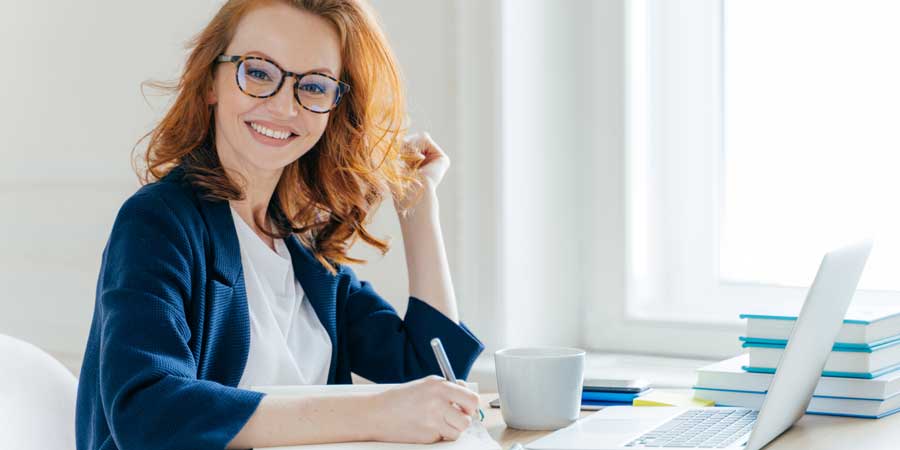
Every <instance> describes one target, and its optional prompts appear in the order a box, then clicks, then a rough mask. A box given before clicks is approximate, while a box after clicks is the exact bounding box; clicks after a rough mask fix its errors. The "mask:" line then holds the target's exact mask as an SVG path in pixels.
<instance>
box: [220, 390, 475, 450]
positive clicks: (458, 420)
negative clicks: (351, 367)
mask: <svg viewBox="0 0 900 450" xmlns="http://www.w3.org/2000/svg"><path fill="white" fill-rule="evenodd" d="M454 405H459V406H460V408H462V411H460V410H459V409H457V408H456V406H454ZM477 408H478V395H477V394H475V393H473V392H471V391H469V390H467V389H466V388H464V387H462V386H459V385H454V384H450V383H447V382H445V381H444V380H443V379H441V378H439V377H430V378H424V379H421V380H416V381H413V382H411V383H407V384H404V385H402V386H398V387H395V388H392V389H390V390H387V391H384V392H380V393H377V394H350V395H343V396H322V397H305V398H304V397H287V396H284V397H278V396H267V397H265V398H264V399H263V401H262V402H261V403H260V405H259V408H257V409H256V412H255V413H253V416H252V417H251V418H250V420H249V421H248V422H247V424H246V425H245V426H244V428H243V429H242V430H241V431H240V433H238V435H237V436H235V438H234V440H232V441H231V442H230V443H228V446H227V447H226V448H251V447H275V446H286V445H301V444H316V443H326V442H348V441H388V442H407V443H433V442H437V441H440V440H442V439H448V440H455V439H456V438H458V437H459V434H460V433H461V432H462V431H463V430H465V429H466V428H467V427H468V426H469V423H471V421H472V417H471V416H472V415H473V414H474V413H475V410H476V409H477Z"/></svg>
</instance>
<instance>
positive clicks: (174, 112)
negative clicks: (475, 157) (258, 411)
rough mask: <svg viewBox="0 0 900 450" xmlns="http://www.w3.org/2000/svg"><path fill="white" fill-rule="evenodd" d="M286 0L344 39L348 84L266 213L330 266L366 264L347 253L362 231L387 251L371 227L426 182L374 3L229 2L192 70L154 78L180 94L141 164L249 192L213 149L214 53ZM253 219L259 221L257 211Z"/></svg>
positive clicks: (206, 187)
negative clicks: (381, 209)
mask: <svg viewBox="0 0 900 450" xmlns="http://www.w3.org/2000/svg"><path fill="white" fill-rule="evenodd" d="M273 1H283V2H284V3H286V4H289V5H291V6H294V7H296V8H299V9H301V10H304V11H307V12H310V13H312V14H315V15H317V16H319V17H322V18H324V19H325V20H327V21H328V22H329V23H331V24H332V26H334V28H335V29H336V30H337V32H338V36H339V38H340V48H341V61H342V63H343V64H342V66H343V69H342V71H341V74H340V79H341V80H343V81H344V82H346V83H349V84H350V86H351V88H350V91H349V92H348V93H347V94H346V95H345V96H344V97H343V98H342V99H341V102H340V103H339V104H338V106H337V108H335V109H334V110H333V111H331V113H330V116H329V119H328V124H327V126H326V129H325V132H324V133H323V135H322V137H321V139H320V140H319V141H318V142H317V143H316V144H315V145H314V146H313V148H312V149H310V150H309V151H308V152H307V153H306V154H304V155H303V156H302V157H300V158H299V159H297V160H296V161H294V162H292V163H291V164H289V165H288V166H287V167H285V168H284V171H283V172H282V175H281V178H280V180H279V181H278V184H277V186H276V188H275V192H274V193H273V194H272V198H271V200H270V202H269V205H268V209H267V217H268V219H269V221H270V222H271V224H272V228H273V229H272V230H269V229H267V228H266V227H263V226H259V225H260V224H257V225H258V226H259V228H260V229H261V230H263V232H265V233H266V234H267V235H269V236H271V237H273V238H285V237H287V236H289V235H290V234H291V233H295V234H296V235H297V237H298V238H299V239H300V240H301V241H302V242H303V243H304V244H305V245H306V246H307V247H308V248H310V249H311V250H312V252H313V253H314V254H315V256H316V258H317V259H318V260H319V262H321V263H322V264H323V265H324V266H325V267H326V268H327V269H328V270H329V271H331V272H332V273H333V272H334V271H335V268H334V265H335V264H342V263H348V262H364V261H362V260H359V259H355V258H351V257H349V256H348V255H347V252H348V250H349V248H350V247H351V246H352V245H353V243H354V242H355V241H356V239H358V238H361V239H362V240H363V241H365V242H366V243H368V244H370V245H372V246H374V247H376V248H377V249H378V250H380V251H381V252H382V253H385V252H386V251H387V250H388V244H387V243H386V242H384V241H382V240H379V239H377V238H375V237H374V236H372V235H371V234H370V233H369V232H368V231H367V230H366V227H365V226H366V225H367V224H368V223H369V222H370V221H371V214H372V213H373V212H374V210H375V209H376V208H377V207H378V205H379V204H380V203H381V201H382V197H383V194H382V193H383V192H384V190H385V189H387V190H389V191H390V192H391V194H392V195H393V196H395V197H397V198H402V197H403V196H404V195H405V193H406V192H407V191H408V190H409V189H411V188H412V187H413V186H416V187H418V186H419V185H420V182H419V181H418V180H417V178H416V176H415V170H416V169H417V167H418V164H417V163H418V162H419V158H418V157H417V156H415V155H413V154H410V153H406V152H403V151H401V149H402V137H403V134H404V132H405V120H406V111H405V100H404V95H403V89H402V85H401V80H400V73H399V68H398V66H397V62H396V59H395V57H394V55H393V52H392V51H391V49H390V47H389V46H388V43H387V39H386V38H385V36H384V33H383V32H382V31H381V28H380V26H379V24H378V22H377V20H376V18H375V15H374V13H373V11H372V10H371V8H370V6H369V5H368V4H366V3H364V2H362V1H359V0H230V1H228V2H227V3H225V5H223V6H222V8H221V9H220V10H219V12H218V13H217V14H216V15H215V17H213V19H212V21H211V22H210V23H209V24H208V25H207V26H206V28H204V29H203V31H202V32H200V34H198V35H197V36H195V37H194V38H193V39H192V40H191V42H190V44H189V46H188V48H189V49H190V50H191V52H190V55H189V56H188V59H187V62H186V64H185V67H184V72H183V73H182V75H181V77H180V79H179V80H177V82H175V83H173V84H166V83H159V82H148V83H145V84H149V85H151V86H153V87H157V88H161V89H165V90H168V91H170V92H173V93H175V94H177V96H176V98H175V102H174V104H173V105H172V106H171V108H170V109H169V110H168V111H167V113H166V114H165V116H164V117H163V119H162V120H161V121H160V122H159V123H158V124H157V125H156V127H154V128H153V130H151V131H150V132H149V133H147V134H146V135H145V136H143V137H142V138H141V139H140V140H139V141H138V143H140V142H141V141H143V140H144V139H145V138H147V137H148V136H149V138H150V140H149V142H148V145H147V151H146V153H145V155H144V163H145V164H146V167H145V168H143V169H138V168H137V167H136V166H135V171H136V172H137V173H138V177H139V178H140V180H141V182H142V183H143V184H146V183H149V182H152V181H155V180H158V179H160V178H162V177H163V176H165V175H166V174H167V173H168V172H169V171H171V170H172V169H173V168H175V167H176V166H179V165H180V166H182V167H184V169H185V174H186V178H187V180H188V181H189V182H190V184H191V185H192V186H193V187H194V188H195V189H196V190H197V191H198V192H199V193H200V195H201V196H202V197H203V198H205V199H208V200H223V201H224V200H242V199H243V198H244V193H243V192H242V191H241V189H240V188H239V187H238V185H237V184H236V183H234V181H233V180H231V179H230V178H229V177H228V175H226V173H225V171H224V169H223V167H222V165H221V162H220V161H219V158H218V154H217V152H216V147H215V139H214V137H215V126H214V123H215V120H214V112H215V110H214V106H213V105H209V104H208V103H207V101H206V99H207V97H206V93H207V92H209V91H210V90H211V88H212V86H213V82H214V66H215V63H214V61H215V59H216V57H218V56H219V55H220V54H222V52H224V51H225V49H226V47H227V46H228V45H229V43H230V42H231V39H232V38H233V36H234V33H235V29H236V28H237V25H238V23H239V22H240V20H241V18H242V17H244V15H245V14H247V13H248V12H249V11H251V10H252V9H253V8H256V7H258V6H261V5H265V4H269V3H272V2H273ZM254 220H256V219H255V218H254Z"/></svg>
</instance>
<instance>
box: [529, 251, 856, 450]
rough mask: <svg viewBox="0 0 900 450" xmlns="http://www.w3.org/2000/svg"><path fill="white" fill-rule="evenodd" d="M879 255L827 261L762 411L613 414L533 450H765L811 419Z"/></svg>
mask: <svg viewBox="0 0 900 450" xmlns="http://www.w3.org/2000/svg"><path fill="white" fill-rule="evenodd" d="M871 250H872V242H871V241H864V242H861V243H858V244H855V245H851V246H847V247H843V248H840V249H837V250H834V251H832V252H830V253H828V254H826V255H825V257H824V258H823V259H822V264H821V265H820V266H819V271H818V273H817V274H816V278H815V280H814V281H813V284H812V286H811V287H810V288H809V291H808V292H807V295H806V301H805V302H804V304H803V309H802V310H801V311H800V315H799V317H798V318H797V323H796V324H795V325H794V329H793V331H792V332H791V336H790V338H789V340H788V344H787V348H785V350H784V353H783V356H782V357H781V361H780V362H779V363H778V367H777V368H776V371H775V376H774V378H773V379H772V383H771V384H770V385H769V390H768V394H766V399H765V401H764V402H763V405H762V408H760V410H759V411H758V412H757V411H754V410H750V409H746V408H675V407H640V408H633V407H630V406H613V407H608V408H605V409H603V410H602V411H600V412H597V413H594V414H593V415H591V416H588V417H586V418H584V419H582V420H579V421H577V422H575V423H573V424H572V425H569V426H568V427H566V428H563V429H561V430H559V431H557V432H555V433H552V434H550V435H547V436H545V437H543V438H541V439H539V440H537V441H534V442H532V443H530V444H528V445H527V448H529V449H532V450H551V449H553V450H569V449H610V450H611V449H635V448H648V447H649V448H682V449H684V448H688V449H690V448H695V449H699V448H735V449H743V450H759V449H761V448H762V447H764V446H765V445H766V444H768V443H769V442H770V441H772V440H773V439H775V438H776V437H778V436H779V435H780V434H781V433H783V432H784V431H785V430H787V429H788V428H790V427H791V426H792V425H793V424H794V423H795V422H796V421H797V420H799V419H800V417H802V416H803V414H804V412H805V411H806V408H807V406H809V401H810V399H812V395H813V391H814V390H815V387H816V384H817V383H818V380H819V376H820V375H821V373H822V369H823V368H824V367H825V360H826V359H827V358H828V354H829V353H830V352H831V347H832V345H833V344H834V340H835V339H836V338H837V335H838V332H839V331H840V328H841V324H842V323H843V320H844V315H845V314H846V313H847V308H848V307H849V306H850V300H851V299H852V298H853V293H854V292H855V291H856V286H857V284H859V278H860V276H861V275H862V271H863V267H864V266H865V264H866V260H867V259H868V257H869V253H870V252H871Z"/></svg>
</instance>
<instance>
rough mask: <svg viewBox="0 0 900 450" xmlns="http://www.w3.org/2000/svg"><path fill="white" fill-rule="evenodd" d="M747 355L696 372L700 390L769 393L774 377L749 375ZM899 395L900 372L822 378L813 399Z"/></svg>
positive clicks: (878, 398)
mask: <svg viewBox="0 0 900 450" xmlns="http://www.w3.org/2000/svg"><path fill="white" fill-rule="evenodd" d="M749 363H750V357H749V355H747V354H743V355H739V356H736V357H734V358H729V359H726V360H724V361H720V362H717V363H715V364H710V365H708V366H704V367H701V368H699V369H697V384H696V386H697V387H701V388H707V389H720V390H735V391H751V392H766V391H768V390H769V384H771V383H772V378H773V377H774V375H772V374H770V373H754V372H747V371H745V370H743V369H742V367H744V366H747V365H749ZM895 394H900V371H894V372H890V373H888V374H885V375H882V376H880V377H876V378H873V379H861V378H843V377H821V378H819V384H818V385H817V386H816V390H815V393H814V395H819V396H830V397H852V398H868V399H876V400H882V399H885V398H888V397H891V396H893V395H895Z"/></svg>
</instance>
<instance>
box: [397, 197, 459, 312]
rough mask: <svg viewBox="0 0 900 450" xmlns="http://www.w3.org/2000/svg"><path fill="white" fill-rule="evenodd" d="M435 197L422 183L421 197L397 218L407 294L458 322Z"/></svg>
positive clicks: (454, 296) (454, 295)
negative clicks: (404, 260) (404, 254)
mask: <svg viewBox="0 0 900 450" xmlns="http://www.w3.org/2000/svg"><path fill="white" fill-rule="evenodd" d="M438 212H439V208H438V199H437V194H436V193H435V189H434V187H432V186H431V184H430V183H426V184H425V187H424V192H423V193H422V198H421V199H420V200H419V202H418V203H417V204H416V206H414V207H413V209H412V210H410V211H409V213H408V214H406V215H401V216H400V230H401V232H402V233H403V243H404V250H405V252H406V267H407V271H408V272H409V295H410V296H411V297H416V298H419V299H422V300H423V301H425V302H426V303H428V304H429V305H431V306H432V307H433V308H434V309H436V310H438V311H440V312H442V313H443V314H444V315H445V316H447V318H449V319H450V320H452V321H453V322H455V323H459V312H458V311H457V307H456V294H455V293H454V291H453V282H452V281H451V279H450V265H449V264H448V263H447V252H446V250H445V249H444V238H443V235H442V233H441V223H440V218H439V214H438Z"/></svg>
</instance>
